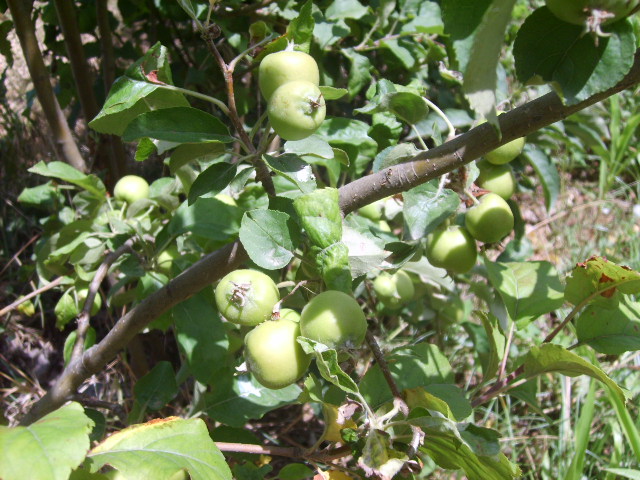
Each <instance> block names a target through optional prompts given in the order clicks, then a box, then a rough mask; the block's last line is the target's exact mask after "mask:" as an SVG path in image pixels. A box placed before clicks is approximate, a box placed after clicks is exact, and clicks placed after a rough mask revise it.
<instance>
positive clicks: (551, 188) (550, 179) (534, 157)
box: [522, 144, 560, 212]
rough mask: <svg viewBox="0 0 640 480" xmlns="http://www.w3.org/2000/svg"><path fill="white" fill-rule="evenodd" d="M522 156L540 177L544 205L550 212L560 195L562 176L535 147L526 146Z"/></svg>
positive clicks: (549, 160)
mask: <svg viewBox="0 0 640 480" xmlns="http://www.w3.org/2000/svg"><path fill="white" fill-rule="evenodd" d="M522 155H523V156H524V157H525V158H526V159H527V160H528V161H529V163H530V164H531V166H532V167H533V169H534V170H535V171H536V174H537V175H538V179H539V180H540V183H541V184H542V191H543V193H544V205H545V207H547V212H550V211H551V210H552V209H553V207H554V205H555V203H556V200H557V199H558V195H560V175H559V174H558V169H557V168H556V166H555V164H554V163H553V162H552V161H551V159H550V158H549V157H548V156H547V155H546V154H545V153H544V152H543V151H542V150H540V149H539V148H536V146H535V145H531V144H526V145H525V146H524V151H523V152H522Z"/></svg>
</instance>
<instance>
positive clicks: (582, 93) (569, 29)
mask: <svg viewBox="0 0 640 480" xmlns="http://www.w3.org/2000/svg"><path fill="white" fill-rule="evenodd" d="M605 30H607V32H606V33H607V36H606V37H604V36H595V35H585V34H584V27H583V26H581V25H572V24H570V23H567V22H563V21H562V20H559V19H558V18H557V17H556V16H555V15H553V14H552V13H551V11H550V10H549V9H548V8H547V7H546V6H545V7H540V8H538V9H537V10H535V11H534V12H533V13H532V14H531V15H529V16H528V17H527V18H526V20H525V22H524V24H523V25H522V27H521V28H520V30H519V31H518V36H517V37H516V40H515V43H514V47H513V55H514V57H515V60H516V74H517V76H518V79H519V80H520V81H521V82H523V83H524V82H527V81H530V80H532V79H542V80H544V81H546V82H554V83H555V84H557V85H558V86H559V89H560V92H561V93H562V95H563V96H564V98H565V101H566V102H567V103H568V104H571V105H572V104H576V103H578V102H580V101H582V100H585V99H586V98H588V97H590V96H592V95H594V94H596V93H599V92H603V91H605V90H607V89H608V88H610V87H613V86H614V85H616V84H617V83H618V82H619V81H620V80H622V78H623V77H624V76H625V75H626V74H627V72H628V71H629V70H630V69H631V66H632V65H633V58H634V52H635V48H636V41H635V35H634V33H633V28H632V26H631V24H630V23H629V21H628V20H622V21H619V22H614V23H612V24H611V25H609V26H607V27H606V28H605ZM549 32H553V35H550V34H549ZM596 39H597V42H596Z"/></svg>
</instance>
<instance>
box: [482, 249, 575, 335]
mask: <svg viewBox="0 0 640 480" xmlns="http://www.w3.org/2000/svg"><path fill="white" fill-rule="evenodd" d="M484 264H485V267H486V268H487V273H488V274H489V281H490V282H491V285H493V287H494V288H495V289H496V290H497V291H498V293H499V294H500V297H501V298H502V301H503V302H504V304H505V306H506V307H507V311H508V312H509V316H510V317H511V319H512V320H513V321H514V322H519V323H520V324H524V323H527V322H529V321H531V320H534V319H536V318H538V317H539V316H540V315H543V314H545V313H549V312H552V311H554V310H556V309H557V308H560V307H561V306H562V304H563V302H564V294H563V290H564V288H563V286H562V284H561V283H560V279H559V278H558V272H557V271H556V269H555V267H554V266H553V265H552V264H551V263H549V262H534V261H529V262H494V261H491V260H489V259H487V258H485V262H484Z"/></svg>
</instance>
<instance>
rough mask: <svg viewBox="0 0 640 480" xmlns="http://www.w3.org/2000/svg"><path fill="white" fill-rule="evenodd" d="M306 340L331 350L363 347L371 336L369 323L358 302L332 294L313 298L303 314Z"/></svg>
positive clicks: (326, 293) (302, 322) (338, 293)
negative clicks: (365, 340) (367, 335)
mask: <svg viewBox="0 0 640 480" xmlns="http://www.w3.org/2000/svg"><path fill="white" fill-rule="evenodd" d="M300 331H301V332H302V336H303V337H307V338H310V339H311V340H315V341H316V342H320V343H323V344H325V345H326V346H327V347H329V348H335V349H341V348H355V347H358V346H360V344H361V343H362V341H363V340H364V336H365V334H366V332H367V319H366V318H365V316H364V312H363V311H362V309H361V308H360V305H358V302H357V301H356V299H355V298H353V297H352V296H350V295H347V294H346V293H344V292H339V291H337V290H328V291H326V292H322V293H321V294H319V295H317V296H315V297H313V298H312V299H311V300H310V301H309V303H307V304H306V305H305V307H304V308H303V309H302V313H301V314H300Z"/></svg>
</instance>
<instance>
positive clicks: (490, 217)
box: [464, 193, 514, 243]
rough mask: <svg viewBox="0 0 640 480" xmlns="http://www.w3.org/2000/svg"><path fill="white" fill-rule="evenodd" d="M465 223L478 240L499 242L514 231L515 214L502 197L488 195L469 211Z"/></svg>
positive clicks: (481, 198)
mask: <svg viewBox="0 0 640 480" xmlns="http://www.w3.org/2000/svg"><path fill="white" fill-rule="evenodd" d="M464 223H465V226H466V227H467V230H469V233H471V235H472V236H473V237H474V238H475V239H476V240H479V241H481V242H484V243H494V242H499V241H500V240H502V239H503V238H504V237H505V236H507V235H508V234H509V233H510V232H511V230H513V223H514V220H513V212H512V211H511V207H509V204H508V203H507V202H506V201H505V200H504V199H503V198H502V197H501V196H499V195H496V194H495V193H488V194H486V195H483V196H482V197H480V201H479V203H478V204H477V205H474V206H473V207H471V208H470V209H469V210H467V213H466V214H465V222H464Z"/></svg>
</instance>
